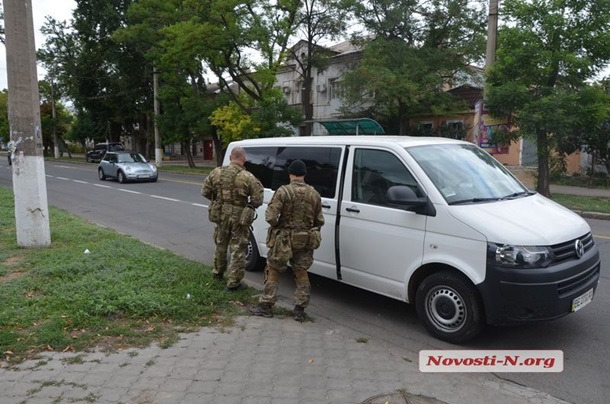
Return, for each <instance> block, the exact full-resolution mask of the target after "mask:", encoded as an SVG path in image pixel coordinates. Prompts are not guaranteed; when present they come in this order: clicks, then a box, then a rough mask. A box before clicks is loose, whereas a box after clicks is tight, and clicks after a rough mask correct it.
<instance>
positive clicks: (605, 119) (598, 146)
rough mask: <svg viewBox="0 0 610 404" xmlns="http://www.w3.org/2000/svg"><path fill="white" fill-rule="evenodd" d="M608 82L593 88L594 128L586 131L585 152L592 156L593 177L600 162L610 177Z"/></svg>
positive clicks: (609, 101) (584, 137) (609, 91)
mask: <svg viewBox="0 0 610 404" xmlns="http://www.w3.org/2000/svg"><path fill="white" fill-rule="evenodd" d="M608 84H610V83H608V82H601V83H598V84H596V85H594V86H592V87H591V89H590V93H591V97H592V98H593V100H592V102H591V105H593V108H592V109H593V111H592V116H593V119H592V121H593V127H592V128H590V129H589V130H585V132H584V136H583V140H584V150H585V151H586V152H587V153H589V154H591V157H592V166H591V175H593V174H594V171H595V162H596V161H599V162H600V163H601V164H603V165H604V166H605V167H606V175H607V176H610V87H608Z"/></svg>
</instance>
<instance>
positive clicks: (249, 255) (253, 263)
mask: <svg viewBox="0 0 610 404" xmlns="http://www.w3.org/2000/svg"><path fill="white" fill-rule="evenodd" d="M265 263H266V260H265V259H264V258H262V257H261V256H260V254H259V253H258V246H257V245H256V239H255V238H254V235H253V234H252V232H250V240H248V244H247V245H246V271H248V272H254V271H259V270H261V269H263V268H264V267H265Z"/></svg>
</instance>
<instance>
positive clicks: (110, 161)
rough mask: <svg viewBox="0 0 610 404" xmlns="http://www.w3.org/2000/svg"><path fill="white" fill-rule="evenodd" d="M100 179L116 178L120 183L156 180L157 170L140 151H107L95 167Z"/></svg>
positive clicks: (157, 176)
mask: <svg viewBox="0 0 610 404" xmlns="http://www.w3.org/2000/svg"><path fill="white" fill-rule="evenodd" d="M97 174H98V176H99V178H100V180H102V181H103V180H105V179H106V178H116V180H117V181H118V182H120V183H121V184H123V183H125V182H128V181H151V182H156V181H157V179H158V178H159V172H158V171H157V167H156V166H155V165H154V164H151V163H149V162H148V161H147V160H146V158H145V157H144V156H142V155H141V154H140V153H133V152H125V151H115V152H111V151H109V152H107V153H106V155H105V156H104V158H103V159H102V160H101V161H100V165H99V166H98V168H97Z"/></svg>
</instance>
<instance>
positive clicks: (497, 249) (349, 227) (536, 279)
mask: <svg viewBox="0 0 610 404" xmlns="http://www.w3.org/2000/svg"><path fill="white" fill-rule="evenodd" d="M235 146H242V147H244V148H245V150H246V152H247V159H248V161H247V163H246V168H247V169H248V170H249V171H250V172H252V173H253V174H254V175H256V176H257V177H258V178H259V179H260V181H261V182H262V183H263V186H264V187H265V199H264V201H265V202H264V204H263V206H261V207H260V208H259V210H258V219H257V220H256V221H255V222H254V224H253V234H252V242H251V243H250V246H249V254H248V270H254V269H256V268H257V267H260V264H261V261H263V263H264V260H263V258H264V257H265V256H266V254H267V247H266V246H265V238H266V234H267V228H268V224H267V223H266V222H265V220H264V217H265V214H264V213H265V209H266V206H267V203H268V202H269V201H270V199H271V196H272V194H273V192H274V191H275V190H277V188H278V187H279V186H280V185H283V184H286V183H288V173H287V171H286V170H287V167H288V165H289V164H290V162H291V161H292V160H295V159H300V160H303V161H304V162H305V164H306V166H307V176H306V177H305V181H306V182H307V183H308V184H310V185H312V186H313V187H315V188H316V189H317V190H318V192H319V193H320V195H321V196H322V208H323V211H324V217H325V221H326V224H325V225H324V227H323V228H322V245H321V246H320V248H319V249H318V250H316V252H315V256H314V258H315V260H314V263H313V265H312V267H311V269H310V272H312V273H314V274H317V275H321V276H325V277H328V278H332V279H336V280H338V281H340V282H344V283H346V284H349V285H353V286H356V287H359V288H363V289H366V290H369V291H372V292H376V293H379V294H382V295H385V296H389V297H391V298H394V299H398V300H402V301H405V302H408V303H415V305H416V309H417V313H418V315H419V317H420V318H421V320H422V321H423V322H424V324H425V326H426V328H427V330H428V331H429V332H430V333H431V334H432V335H433V336H435V337H437V338H439V339H442V340H445V341H449V342H453V343H460V342H464V341H466V340H468V339H470V338H472V337H474V336H475V335H477V334H478V333H479V331H480V330H481V329H482V328H483V326H484V325H485V324H493V325H506V324H516V323H526V322H531V321H538V320H548V319H555V318H558V317H562V316H564V315H566V314H568V313H571V312H574V311H577V310H579V309H581V308H582V307H584V306H585V305H586V304H588V303H589V302H591V300H592V298H593V294H594V293H595V288H596V287H597V283H598V279H599V275H600V258H599V252H598V250H597V247H596V246H595V243H594V241H593V236H592V234H591V229H590V227H589V225H588V224H587V223H586V222H585V221H584V220H583V219H582V218H581V217H580V216H578V215H577V214H575V213H573V212H572V211H570V210H568V209H566V208H564V207H562V206H560V205H558V204H556V203H555V202H553V201H551V200H549V199H547V198H545V197H543V196H541V195H539V194H537V193H534V192H531V191H529V190H528V189H527V188H526V187H525V186H524V185H523V184H521V183H520V182H519V181H518V180H517V179H516V178H515V177H514V176H513V175H512V174H511V173H510V172H509V171H508V170H507V169H506V168H504V166H502V165H501V164H500V163H498V162H497V161H496V160H495V159H494V158H493V157H492V156H490V155H489V154H488V153H486V152H485V151H483V150H482V149H480V148H479V147H477V146H475V145H474V144H472V143H468V142H462V141H456V140H451V139H445V138H424V137H398V136H354V137H351V136H320V137H291V138H267V139H251V140H243V141H238V142H234V143H231V144H230V145H229V148H228V151H227V156H228V155H229V153H230V151H231V149H232V148H233V147H235ZM227 160H228V157H227ZM226 163H227V162H226Z"/></svg>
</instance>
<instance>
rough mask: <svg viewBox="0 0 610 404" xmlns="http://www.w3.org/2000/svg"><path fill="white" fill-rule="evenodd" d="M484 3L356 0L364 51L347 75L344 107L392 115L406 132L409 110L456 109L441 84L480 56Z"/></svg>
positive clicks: (383, 118) (413, 112)
mask: <svg viewBox="0 0 610 404" xmlns="http://www.w3.org/2000/svg"><path fill="white" fill-rule="evenodd" d="M484 9H485V2H484V1H478V2H472V1H467V0H437V1H429V2H422V1H416V0H407V1H400V2H395V1H392V0H371V1H368V2H362V3H360V2H358V3H356V4H355V5H354V6H353V10H354V13H355V16H356V18H357V19H358V21H359V22H360V23H361V24H362V26H363V27H364V29H365V31H364V32H362V33H359V34H358V35H357V38H358V40H359V42H360V43H362V44H363V47H364V52H363V56H362V60H361V61H360V63H359V64H358V66H357V67H356V68H355V69H354V70H353V71H352V72H349V73H347V74H346V75H345V79H344V83H343V85H344V88H345V95H346V97H345V98H346V103H345V112H346V113H347V112H349V111H351V112H352V113H355V114H359V113H360V114H362V113H365V114H367V115H372V116H373V117H375V118H376V119H379V120H381V121H387V120H396V121H397V122H398V124H396V125H395V126H396V127H397V128H398V132H399V134H405V133H406V132H407V130H408V127H409V118H410V117H412V116H416V115H418V114H421V113H429V112H433V113H442V112H447V111H449V110H452V109H456V108H457V106H456V105H455V104H454V103H453V98H451V97H450V96H449V95H448V94H446V93H445V91H444V90H445V87H446V85H447V83H451V82H452V81H453V82H454V81H455V79H456V76H457V75H458V74H471V73H472V71H471V70H470V69H469V65H470V64H472V63H476V62H480V60H481V56H482V55H483V49H484V45H485V42H484V35H485V27H486V25H485V24H486V20H485V13H484ZM373 97H374V102H372V100H373Z"/></svg>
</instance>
